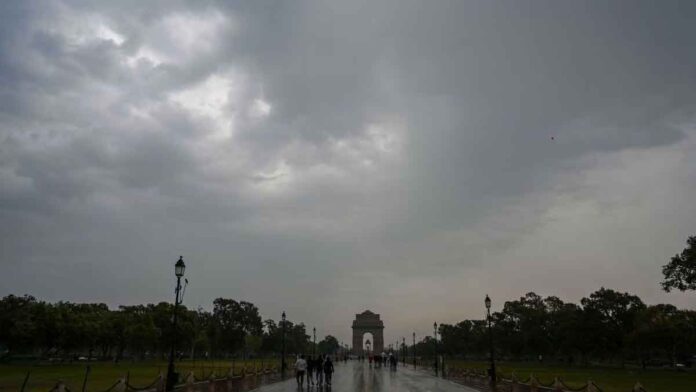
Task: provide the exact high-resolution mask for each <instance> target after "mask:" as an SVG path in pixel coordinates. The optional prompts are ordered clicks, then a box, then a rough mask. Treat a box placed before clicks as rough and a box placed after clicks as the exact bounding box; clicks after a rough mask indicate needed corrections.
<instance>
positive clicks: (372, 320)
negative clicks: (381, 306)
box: [353, 310, 384, 355]
mask: <svg viewBox="0 0 696 392" xmlns="http://www.w3.org/2000/svg"><path fill="white" fill-rule="evenodd" d="M368 332H369V333H371V334H372V339H374V342H373V343H372V351H373V352H375V353H381V352H382V351H384V323H383V322H382V320H380V319H379V315H378V314H375V313H372V312H370V311H369V310H366V311H364V312H362V313H360V314H356V315H355V320H353V354H355V355H363V354H364V350H363V336H364V335H365V334H366V333H368Z"/></svg>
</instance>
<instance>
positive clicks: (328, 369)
mask: <svg viewBox="0 0 696 392" xmlns="http://www.w3.org/2000/svg"><path fill="white" fill-rule="evenodd" d="M333 372H334V366H333V362H331V357H330V356H328V355H327V356H326V360H325V361H324V381H325V382H326V385H328V386H331V375H332V374H333Z"/></svg>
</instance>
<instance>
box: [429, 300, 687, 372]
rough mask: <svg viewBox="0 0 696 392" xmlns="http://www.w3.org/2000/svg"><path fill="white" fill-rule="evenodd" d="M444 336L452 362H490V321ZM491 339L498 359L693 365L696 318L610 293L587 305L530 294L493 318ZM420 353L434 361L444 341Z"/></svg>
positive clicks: (448, 330)
mask: <svg viewBox="0 0 696 392" xmlns="http://www.w3.org/2000/svg"><path fill="white" fill-rule="evenodd" d="M439 332H440V335H441V341H440V342H439V345H438V347H437V349H439V350H440V352H442V353H445V354H446V355H451V356H460V357H469V358H486V357H487V356H488V350H489V340H488V339H489V335H488V324H487V322H486V320H464V321H461V322H459V323H457V324H455V325H448V324H443V325H441V326H440V327H439ZM491 332H492V335H493V339H494V347H495V353H496V355H497V356H498V358H507V359H515V360H535V361H536V360H539V359H540V358H541V359H542V360H553V361H563V362H568V363H582V364H586V363H588V362H590V361H601V362H614V363H625V362H626V361H633V362H637V363H640V364H642V365H644V366H647V365H655V364H665V363H676V362H690V360H691V358H692V356H693V355H694V354H696V312H694V311H690V310H679V309H677V308H675V307H674V306H673V305H664V304H660V305H652V306H647V305H645V304H644V303H643V301H641V299H640V298H638V297H637V296H635V295H632V294H629V293H621V292H617V291H614V290H609V289H605V288H602V289H600V290H598V291H595V292H594V293H592V294H590V295H589V296H588V297H585V298H583V299H582V300H581V301H580V303H579V304H574V303H567V302H563V301H562V300H560V299H559V298H557V297H553V296H551V297H545V298H544V297H541V296H539V295H537V294H535V293H528V294H526V295H525V296H524V297H521V298H520V299H518V300H515V301H508V302H505V304H504V305H503V307H502V309H501V310H500V311H497V312H493V313H491ZM416 349H417V350H418V352H420V353H423V354H424V355H428V354H429V353H433V352H435V351H434V350H435V349H436V342H435V341H434V340H432V338H428V339H425V340H423V341H422V342H420V343H419V344H418V345H417V347H416ZM540 356H541V357H540Z"/></svg>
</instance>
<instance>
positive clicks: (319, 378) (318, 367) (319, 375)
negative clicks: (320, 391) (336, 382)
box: [314, 354, 324, 386]
mask: <svg viewBox="0 0 696 392" xmlns="http://www.w3.org/2000/svg"><path fill="white" fill-rule="evenodd" d="M315 366H316V371H315V372H314V374H315V375H316V377H317V378H316V381H317V382H316V384H317V386H319V385H321V383H322V378H323V377H324V372H323V371H322V370H323V367H324V356H323V355H322V354H319V356H318V357H317V361H316V363H315Z"/></svg>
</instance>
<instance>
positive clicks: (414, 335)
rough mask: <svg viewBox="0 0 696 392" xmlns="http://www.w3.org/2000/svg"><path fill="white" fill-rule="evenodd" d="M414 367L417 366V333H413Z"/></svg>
mask: <svg viewBox="0 0 696 392" xmlns="http://www.w3.org/2000/svg"><path fill="white" fill-rule="evenodd" d="M412 350H413V368H414V369H415V368H416V333H415V332H414V333H413V347H412Z"/></svg>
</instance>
